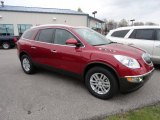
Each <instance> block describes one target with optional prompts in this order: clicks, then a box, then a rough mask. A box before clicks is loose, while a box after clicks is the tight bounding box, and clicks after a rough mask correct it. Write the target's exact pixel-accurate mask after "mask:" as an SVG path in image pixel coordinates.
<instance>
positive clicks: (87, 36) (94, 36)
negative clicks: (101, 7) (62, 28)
mask: <svg viewBox="0 0 160 120" xmlns="http://www.w3.org/2000/svg"><path fill="white" fill-rule="evenodd" d="M75 31H76V32H77V33H78V34H79V35H80V36H81V37H82V38H83V39H84V40H85V41H86V42H87V43H89V44H90V45H93V46H98V45H107V44H110V43H111V41H110V40H108V39H106V38H105V37H104V36H103V35H101V34H99V33H97V32H95V31H94V30H92V29H89V28H75Z"/></svg>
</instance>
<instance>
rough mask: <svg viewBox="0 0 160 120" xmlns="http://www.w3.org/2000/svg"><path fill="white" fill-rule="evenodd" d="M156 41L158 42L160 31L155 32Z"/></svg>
mask: <svg viewBox="0 0 160 120" xmlns="http://www.w3.org/2000/svg"><path fill="white" fill-rule="evenodd" d="M156 40H160V30H157V35H156Z"/></svg>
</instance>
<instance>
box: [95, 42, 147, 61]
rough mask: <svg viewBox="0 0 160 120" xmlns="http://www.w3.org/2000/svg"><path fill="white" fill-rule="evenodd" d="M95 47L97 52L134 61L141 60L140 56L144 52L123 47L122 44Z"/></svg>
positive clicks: (134, 48) (130, 47)
mask: <svg viewBox="0 0 160 120" xmlns="http://www.w3.org/2000/svg"><path fill="white" fill-rule="evenodd" d="M95 47H96V48H97V49H98V50H100V51H103V52H108V53H111V54H114V55H124V56H129V57H133V58H136V59H139V58H141V56H142V54H143V53H144V51H143V50H141V49H139V48H136V47H132V46H128V45H124V44H117V43H112V44H108V45H101V46H95Z"/></svg>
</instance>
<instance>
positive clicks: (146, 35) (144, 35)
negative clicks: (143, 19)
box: [129, 29, 154, 40]
mask: <svg viewBox="0 0 160 120" xmlns="http://www.w3.org/2000/svg"><path fill="white" fill-rule="evenodd" d="M153 37H154V30H152V29H136V30H134V31H133V33H132V34H131V36H130V37H129V38H135V39H145V40H153Z"/></svg>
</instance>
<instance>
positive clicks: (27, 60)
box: [17, 25, 154, 99]
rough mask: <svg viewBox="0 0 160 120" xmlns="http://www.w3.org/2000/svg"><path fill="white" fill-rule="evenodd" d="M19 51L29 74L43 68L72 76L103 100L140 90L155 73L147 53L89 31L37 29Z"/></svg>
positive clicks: (58, 27)
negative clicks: (116, 94) (36, 68)
mask: <svg viewBox="0 0 160 120" xmlns="http://www.w3.org/2000/svg"><path fill="white" fill-rule="evenodd" d="M17 49H18V56H19V58H20V61H21V65H22V68H23V71H24V72H25V73H27V74H32V73H33V72H34V71H35V67H37V66H41V65H43V66H46V67H50V68H53V69H56V70H60V71H63V72H67V73H68V74H71V73H72V74H73V75H77V76H79V78H81V79H82V80H84V82H85V84H86V86H87V88H88V90H89V92H90V93H91V94H92V95H94V96H96V97H98V98H101V99H108V98H111V97H112V96H113V95H114V94H115V93H116V92H117V91H118V90H120V91H121V92H129V91H132V90H136V89H138V88H140V87H141V86H142V85H143V84H144V83H145V82H146V81H147V80H148V78H149V77H150V76H151V73H152V71H153V70H154V67H153V64H152V61H151V59H150V56H149V54H147V53H146V52H145V51H142V50H141V49H138V48H135V47H130V46H127V45H123V44H117V43H114V42H111V41H110V40H107V39H106V38H105V37H104V36H102V35H101V34H99V33H97V32H95V31H93V30H91V29H89V28H86V27H71V26H65V25H41V26H37V27H33V28H31V29H29V30H27V31H26V32H25V33H24V34H23V35H22V37H21V38H20V40H19V41H18V43H17Z"/></svg>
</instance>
